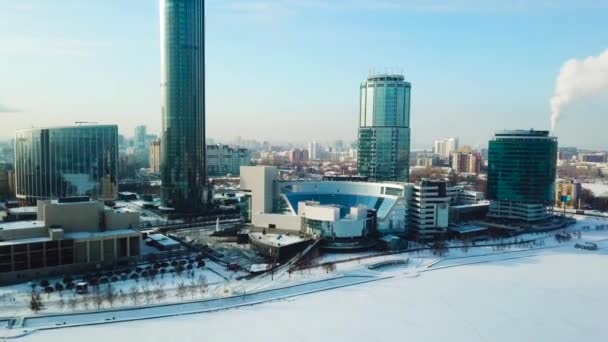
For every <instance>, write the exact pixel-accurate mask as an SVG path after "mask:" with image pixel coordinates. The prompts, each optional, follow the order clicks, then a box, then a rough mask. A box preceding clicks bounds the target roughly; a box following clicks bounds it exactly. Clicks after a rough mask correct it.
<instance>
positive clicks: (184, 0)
mask: <svg viewBox="0 0 608 342" xmlns="http://www.w3.org/2000/svg"><path fill="white" fill-rule="evenodd" d="M204 17H205V9H204V1H203V0H161V1H160V23H161V33H160V34H161V37H160V38H161V98H162V139H161V177H162V204H163V206H165V207H169V208H173V209H175V210H176V211H178V212H193V211H199V210H200V209H202V207H203V194H204V186H205V183H206V182H205V180H206V177H205V166H204V161H205V30H204Z"/></svg>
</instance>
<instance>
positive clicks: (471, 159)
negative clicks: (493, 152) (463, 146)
mask: <svg viewBox="0 0 608 342" xmlns="http://www.w3.org/2000/svg"><path fill="white" fill-rule="evenodd" d="M452 169H453V170H454V172H456V173H470V174H475V175H476V174H479V171H480V169H481V155H480V154H479V153H463V152H456V153H452Z"/></svg>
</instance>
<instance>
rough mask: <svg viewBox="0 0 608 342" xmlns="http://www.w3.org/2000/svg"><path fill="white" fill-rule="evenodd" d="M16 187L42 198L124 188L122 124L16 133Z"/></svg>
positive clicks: (108, 193) (111, 193) (112, 193)
mask: <svg viewBox="0 0 608 342" xmlns="http://www.w3.org/2000/svg"><path fill="white" fill-rule="evenodd" d="M15 192H16V196H17V198H19V199H21V200H25V201H26V202H29V203H35V202H36V200H39V199H56V198H61V197H77V196H91V197H92V198H95V199H100V200H112V199H115V198H116V196H117V193H118V127H117V126H116V125H85V126H71V127H54V128H32V129H22V130H18V131H17V132H16V133H15Z"/></svg>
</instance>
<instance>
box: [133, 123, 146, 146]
mask: <svg viewBox="0 0 608 342" xmlns="http://www.w3.org/2000/svg"><path fill="white" fill-rule="evenodd" d="M147 138H148V134H147V129H146V126H144V125H141V126H136V127H135V134H134V138H133V140H134V141H133V145H134V147H135V150H136V151H147V150H148V146H147V144H146V141H147Z"/></svg>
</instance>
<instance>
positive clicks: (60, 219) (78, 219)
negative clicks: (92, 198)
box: [42, 202, 104, 233]
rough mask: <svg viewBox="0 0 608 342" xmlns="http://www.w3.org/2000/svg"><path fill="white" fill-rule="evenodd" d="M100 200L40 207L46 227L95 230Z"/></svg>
mask: <svg viewBox="0 0 608 342" xmlns="http://www.w3.org/2000/svg"><path fill="white" fill-rule="evenodd" d="M103 207H104V205H103V203H102V202H79V203H69V204H61V203H58V204H45V205H44V206H43V208H42V210H43V217H44V221H45V224H46V227H47V228H50V227H52V226H61V228H62V229H63V230H64V231H65V232H66V233H71V232H96V231H99V228H100V215H101V212H102V211H103Z"/></svg>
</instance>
